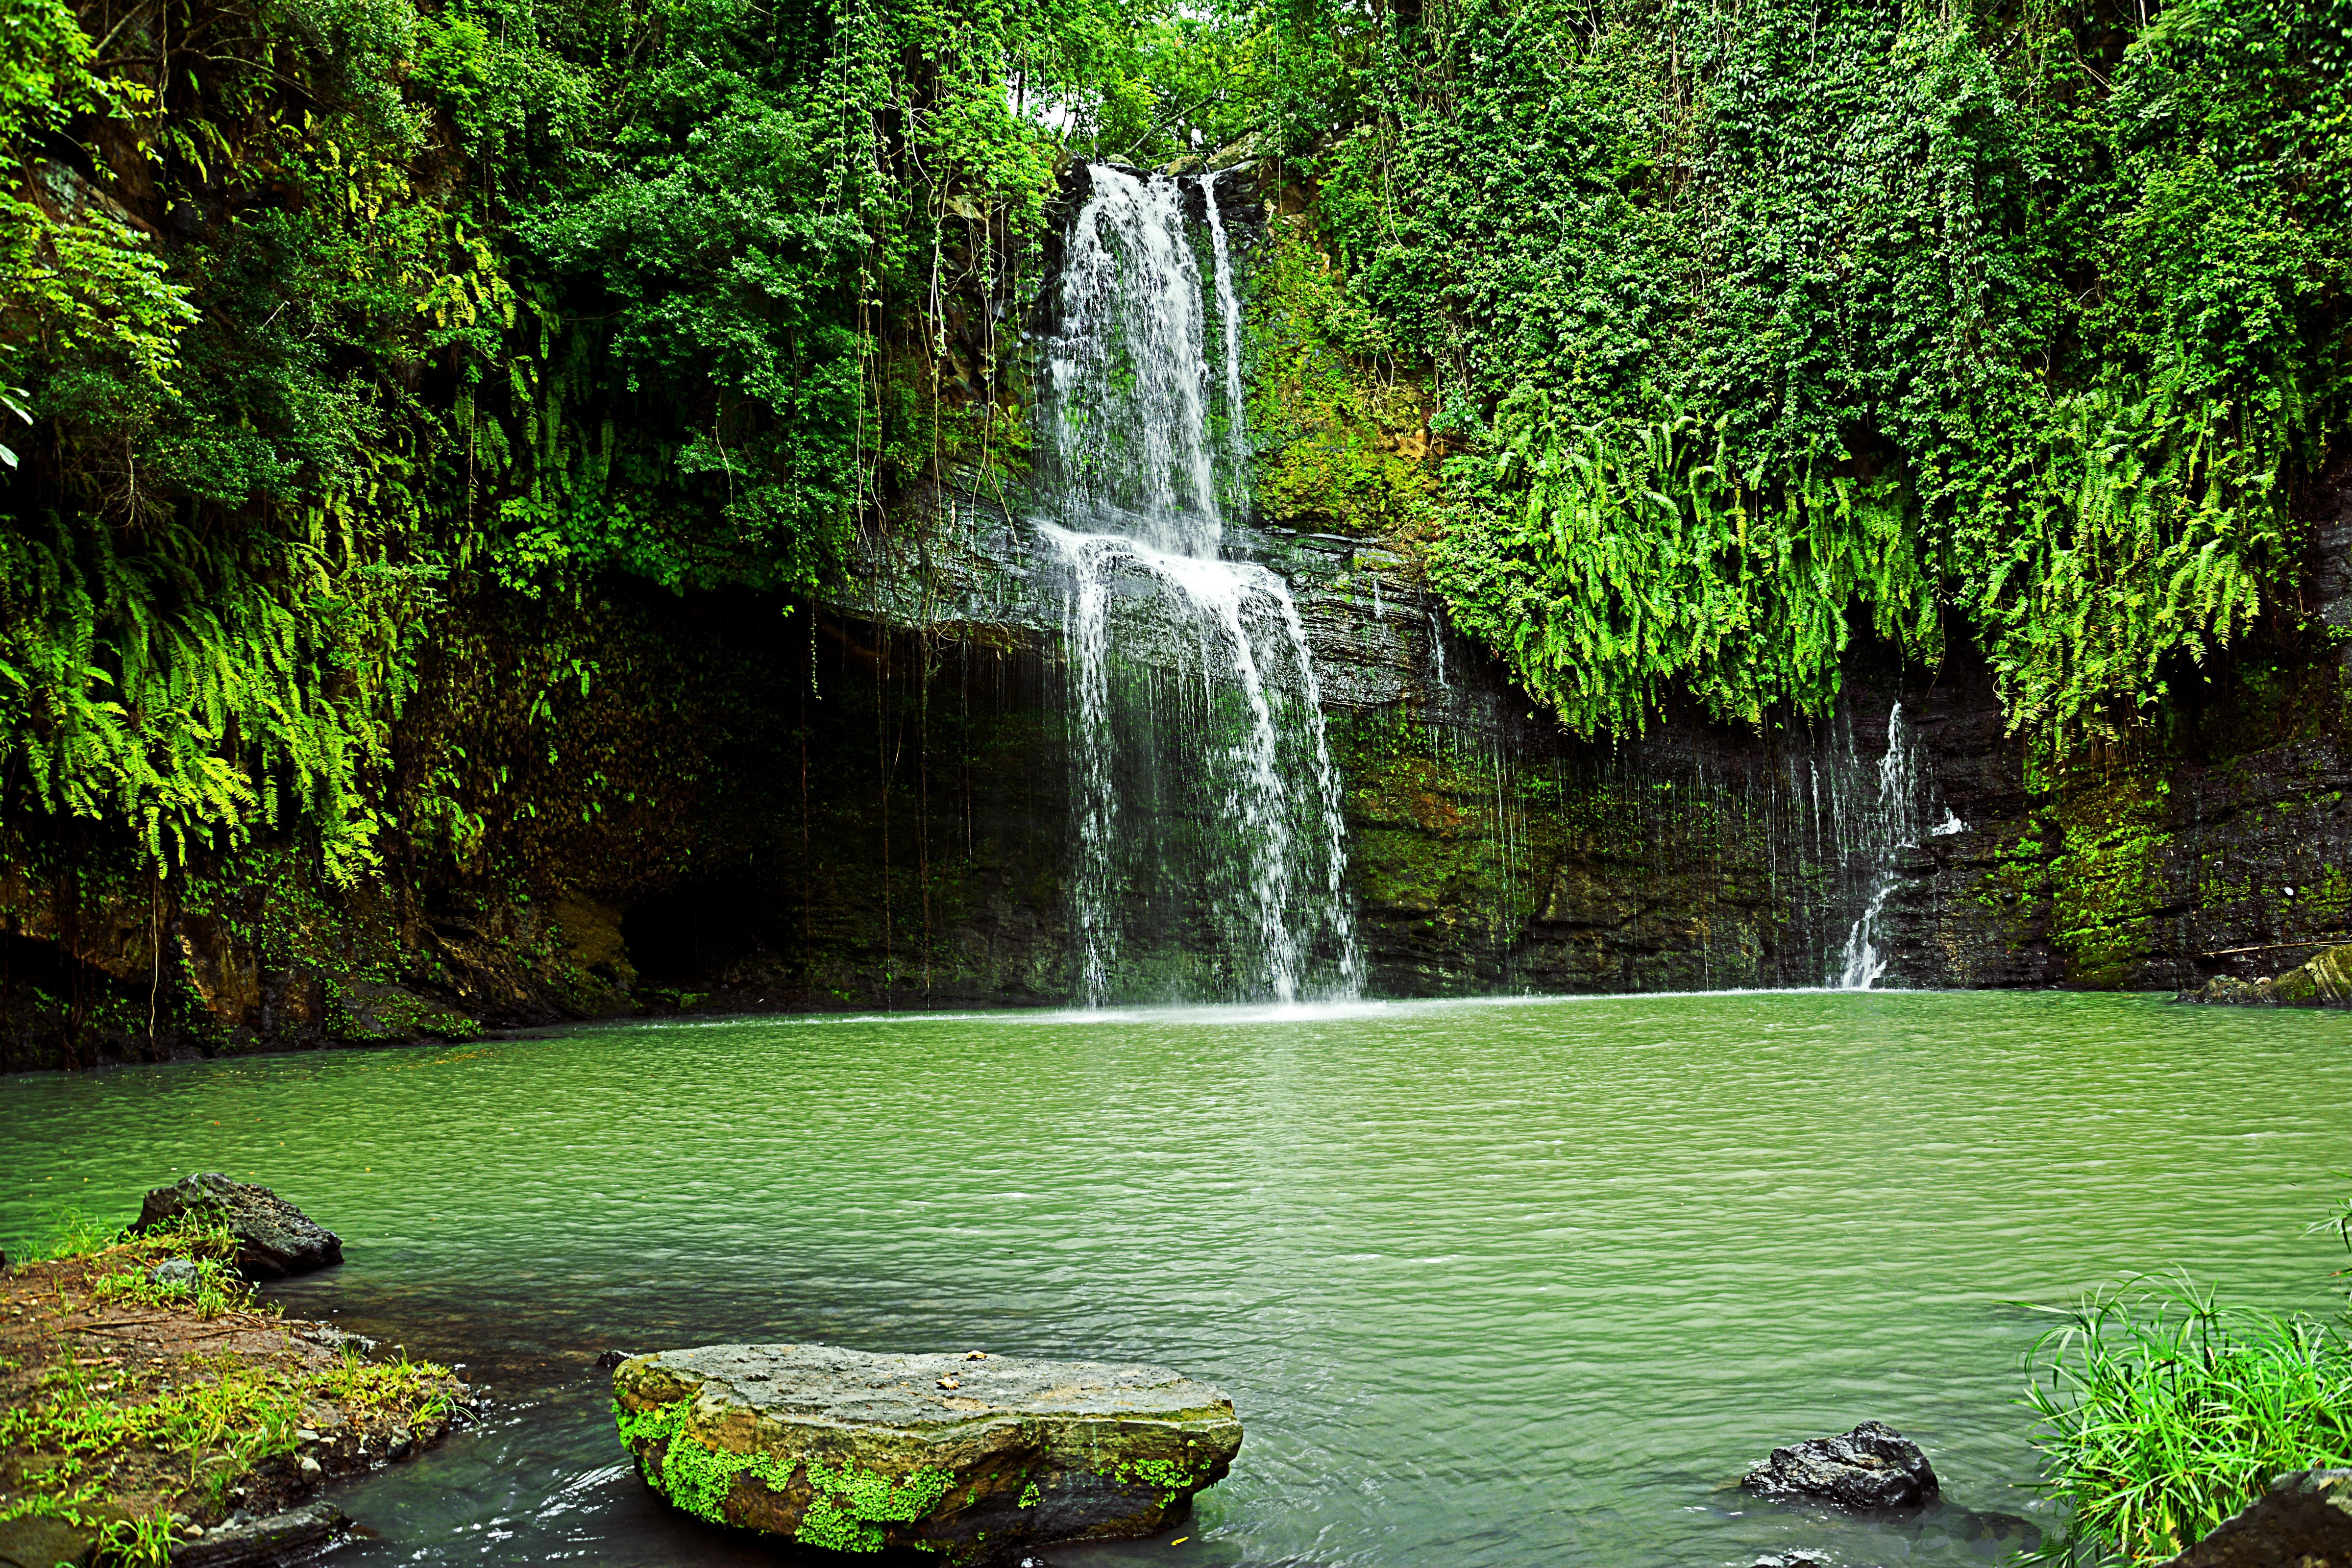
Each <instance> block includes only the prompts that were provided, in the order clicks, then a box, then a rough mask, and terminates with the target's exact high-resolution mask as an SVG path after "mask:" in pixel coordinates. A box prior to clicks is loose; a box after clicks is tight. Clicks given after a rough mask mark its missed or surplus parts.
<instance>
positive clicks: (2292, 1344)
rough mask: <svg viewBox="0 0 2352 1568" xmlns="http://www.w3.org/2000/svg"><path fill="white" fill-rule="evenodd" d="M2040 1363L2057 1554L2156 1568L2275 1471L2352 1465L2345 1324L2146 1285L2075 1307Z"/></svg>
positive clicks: (2036, 1399) (2034, 1396) (2047, 1484)
mask: <svg viewBox="0 0 2352 1568" xmlns="http://www.w3.org/2000/svg"><path fill="white" fill-rule="evenodd" d="M2033 1363H2034V1381H2033V1383H2032V1386H2031V1388H2030V1390H2029V1394H2028V1403H2029V1404H2030V1405H2031V1406H2032V1409H2033V1410H2034V1412H2035V1414H2036V1415H2039V1416H2040V1417H2041V1419H2042V1426H2041V1430H2040V1432H2039V1435H2038V1436H2037V1437H2036V1442H2035V1446H2036V1447H2038V1448H2039V1449H2040V1450H2041V1452H2042V1466H2043V1471H2044V1480H2043V1482H2042V1487H2043V1489H2044V1490H2046V1491H2047V1492H2049V1493H2050V1494H2051V1495H2052V1496H2053V1497H2054V1498H2056V1499H2057V1500H2059V1501H2060V1502H2062V1503H2063V1505H2064V1506H2065V1507H2066V1509H2067V1510H2068V1525H2069V1529H2068V1532H2067V1534H2066V1536H2065V1537H2063V1539H2060V1540H2056V1541H2053V1543H2052V1544H2051V1546H2050V1547H2049V1548H2048V1549H2047V1550H2046V1552H2045V1553H2044V1558H2045V1560H2047V1561H2063V1562H2080V1563H2098V1562H2104V1561H2107V1560H2108V1559H2109V1558H2110V1556H2111V1555H2113V1556H2116V1557H2120V1558H2122V1559H2123V1560H2125V1561H2126V1562H2132V1563H2148V1562H2158V1561H2161V1560H2163V1559H2166V1558H2169V1557H2172V1556H2174V1555H2176V1554H2178V1553H2179V1552H2181V1551H2182V1550H2184V1549H2185V1548H2187V1547H2188V1546H2189V1544H2190V1543H2191V1542H2195V1541H2198V1540H2200V1539H2201V1538H2202V1537H2203V1536H2204V1535H2205V1534H2206V1532H2207V1531H2210V1530H2211V1529H2212V1528H2213V1527H2214V1526H2216V1525H2218V1524H2220V1523H2221V1521H2223V1520H2225V1519H2227V1518H2229V1517H2230V1516H2231V1514H2233V1513H2235V1512H2237V1511H2238V1510H2240V1509H2242V1508H2243V1507H2244V1506H2245V1505H2246V1504H2247V1503H2249V1502H2251V1501H2252V1500H2253V1499H2254V1498H2255V1497H2256V1496H2258V1495H2260V1493H2261V1492H2262V1490H2263V1488H2264V1487H2266V1486H2267V1485H2269V1483H2270V1480H2271V1478H2272V1477H2273V1476H2274V1475H2277V1474H2280V1473H2282V1472H2284V1471H2287V1470H2297V1469H2305V1468H2315V1467H2336V1466H2343V1465H2347V1464H2352V1342H2347V1340H2346V1338H2345V1336H2344V1334H2343V1332H2342V1331H2341V1330H2340V1329H2338V1328H2336V1327H2335V1326H2331V1325H2328V1324H2324V1323H2319V1322H2316V1321H2312V1320H2309V1319H2305V1318H2291V1319H2290V1318H2275V1317H2270V1316H2267V1315H2261V1314H2250V1313H2247V1314H2240V1313H2226V1312H2224V1311H2223V1310H2221V1308H2219V1307H2218V1306H2216V1305H2215V1302H2214V1299H2213V1297H2212V1295H2211V1294H2210V1293H2208V1294H2205V1295H2201V1296H2200V1294H2198V1293H2197V1292H2196V1291H2195V1290H2194V1289H2191V1288H2190V1287H2189V1285H2188V1284H2187V1283H2186V1282H2185V1281H2184V1282H2179V1283H2176V1284H2173V1285H2169V1286H2166V1287H2162V1288H2150V1287H2147V1286H2146V1285H2145V1284H2144V1283H2143V1282H2141V1281H2137V1280H2132V1281H2126V1282H2125V1283H2124V1284H2123V1285H2120V1286H2117V1287H2115V1288H2113V1289H2108V1290H2105V1291H2101V1292H2098V1293H2096V1294H2095V1295H2092V1296H2090V1297H2088V1298H2086V1299H2085V1300H2084V1301H2083V1302H2082V1304H2081V1305H2079V1306H2078V1307H2076V1308H2074V1310H2071V1311H2070V1312H2069V1313H2068V1314H2067V1321H2065V1322H2064V1323H2063V1325H2062V1326H2061V1327H2059V1328H2057V1329H2053V1331H2050V1332H2049V1333H2047V1334H2045V1335H2043V1336H2042V1339H2041V1341H2040V1342H2038V1343H2037V1344H2036V1346H2035V1348H2034V1352H2033Z"/></svg>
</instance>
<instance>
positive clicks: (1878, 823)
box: [1836, 702, 1958, 991]
mask: <svg viewBox="0 0 2352 1568" xmlns="http://www.w3.org/2000/svg"><path fill="white" fill-rule="evenodd" d="M1924 815H1925V814H1924V813H1923V812H1922V811H1921V810H1920V805H1919V765H1918V760H1917V757H1916V748H1915V747H1914V746H1913V744H1912V740H1911V727H1910V725H1909V724H1908V723H1906V721H1905V720H1904V717H1903V704H1902V703H1900V702H1897V703H1896V704H1895V708H1894V710H1893V711H1892V712H1890V713H1888V714H1887V716H1886V752H1885V755H1883V756H1881V757H1880V758H1879V759H1878V798H1877V801H1876V802H1875V804H1874V808H1872V809H1866V810H1865V812H1864V821H1863V823H1862V824H1861V829H1862V830H1861V832H1860V833H1859V834H1857V835H1855V837H1854V841H1855V842H1856V843H1857V847H1859V848H1861V849H1862V850H1863V852H1864V853H1866V854H1868V855H1870V856H1871V857H1872V858H1873V859H1874V861H1875V868H1874V876H1873V878H1872V880H1871V886H1870V900H1869V902H1868V903H1866V904H1865V905H1864V906H1863V911H1862V914H1861V916H1860V917H1859V918H1858V919H1856V920H1855V921H1854V922H1853V927H1852V928H1851V929H1850V930H1849V931H1847V932H1846V938H1845V950H1844V952H1843V953H1842V954H1841V955H1840V967H1839V970H1838V974H1837V980H1836V984H1837V987H1838V989H1839V990H1841V991H1867V990H1869V989H1871V988H1872V987H1873V986H1874V985H1876V984H1878V980H1879V977H1880V976H1881V975H1883V974H1885V973H1886V955H1885V953H1884V952H1880V951H1879V934H1880V933H1879V930H1878V921H1879V917H1880V916H1881V915H1882V914H1884V913H1885V910H1886V900H1887V899H1888V898H1889V896H1891V895H1892V894H1893V893H1894V891H1895V888H1896V887H1897V886H1898V885H1899V884H1900V882H1901V880H1902V878H1901V877H1900V875H1899V874H1898V873H1897V872H1896V870H1895V864H1894V860H1895V854H1896V853H1897V852H1898V851H1900V850H1902V849H1906V848H1908V847H1912V846H1914V845H1916V844H1917V843H1918V842H1919V837H1920V824H1921V821H1922V820H1923V817H1924ZM1955 820H1958V819H1957V818H1955ZM1937 831H1939V832H1940V831H1941V829H1940V828H1939V829H1938V830H1937ZM1840 838H1841V841H1842V842H1843V841H1845V838H1844V834H1843V829H1841V833H1840Z"/></svg>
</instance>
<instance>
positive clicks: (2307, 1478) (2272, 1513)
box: [2164, 1470, 2352, 1568]
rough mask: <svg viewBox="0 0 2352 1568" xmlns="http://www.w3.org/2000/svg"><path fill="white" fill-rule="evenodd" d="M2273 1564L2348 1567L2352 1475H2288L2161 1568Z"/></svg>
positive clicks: (2258, 1567) (2302, 1567) (2308, 1472)
mask: <svg viewBox="0 0 2352 1568" xmlns="http://www.w3.org/2000/svg"><path fill="white" fill-rule="evenodd" d="M2277 1564H2297V1565H2300V1568H2346V1565H2347V1564H2352V1470H2290V1471H2289V1472H2287V1473H2286V1474H2285V1475H2283V1476H2280V1477H2279V1478H2278V1479H2275V1480H2273V1481H2272V1482H2271V1486H2270V1490H2268V1491H2266V1492H2264V1493H2263V1495H2262V1496H2260V1497H2258V1498H2256V1499H2255V1500H2253V1501H2252V1502H2250V1503H2248V1504H2247V1505H2246V1506H2245V1507H2244V1508H2243V1509H2242V1510H2240V1511H2239V1512H2237V1513H2236V1514H2234V1515H2232V1516H2231V1517H2230V1518H2228V1519H2225V1520H2223V1521H2221V1523H2220V1524H2218V1525H2216V1526H2215V1527H2214V1528H2213V1532H2212V1533H2211V1534H2210V1535H2208V1536H2207V1537H2206V1538H2205V1539H2204V1540H2202V1541H2200V1542H2198V1543H2197V1544H2196V1545H2194V1546H2192V1547H2190V1548H2189V1550H2188V1551H2186V1552H2182V1553H2181V1554H2180V1555H2179V1556H2178V1557H2175V1558H2174V1559H2172V1561H2171V1562H2169V1563H2166V1564H2165V1565H2164V1568H2274V1565H2277Z"/></svg>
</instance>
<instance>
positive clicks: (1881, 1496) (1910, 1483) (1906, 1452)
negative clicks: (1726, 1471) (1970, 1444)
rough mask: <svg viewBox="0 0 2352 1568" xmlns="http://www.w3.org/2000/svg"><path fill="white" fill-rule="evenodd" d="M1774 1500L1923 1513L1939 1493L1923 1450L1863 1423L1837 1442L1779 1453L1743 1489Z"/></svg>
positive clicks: (1818, 1440) (1815, 1441)
mask: <svg viewBox="0 0 2352 1568" xmlns="http://www.w3.org/2000/svg"><path fill="white" fill-rule="evenodd" d="M1739 1484H1740V1485H1741V1486H1742V1487H1745V1488H1746V1489H1748V1490H1749V1491H1751V1492H1759V1493H1761V1494H1762V1495H1764V1496H1766V1497H1772V1498H1809V1499H1811V1500H1814V1501H1817V1502H1829V1503H1835V1504H1837V1505H1838V1506H1839V1507H1840V1508H1851V1509H1861V1510H1874V1509H1889V1508H1919V1507H1922V1506H1924V1505H1926V1504H1927V1503H1931V1502H1934V1501H1935V1500H1936V1499H1937V1496H1939V1495H1940V1493H1941V1488H1939V1487H1938V1486H1937V1483H1936V1472H1935V1471H1934V1470H1933V1469H1932V1468H1929V1466H1928V1464H1927V1455H1925V1454H1923V1453H1921V1452H1920V1451H1919V1445H1918V1444H1916V1443H1914V1442H1913V1441H1911V1439H1910V1438H1908V1437H1906V1436H1904V1435H1903V1434H1902V1433H1900V1432H1897V1431H1896V1430H1895V1428H1894V1427H1892V1426H1886V1425H1885V1424H1884V1423H1882V1422H1877V1421H1865V1422H1864V1423H1863V1424H1862V1425H1861V1426H1857V1427H1855V1428H1854V1429H1853V1431H1851V1432H1844V1433H1841V1434H1839V1435H1838V1436H1834V1437H1815V1438H1812V1439H1811V1440H1810V1441H1807V1442H1803V1443H1792V1444H1790V1446H1789V1447H1785V1448H1775V1449H1773V1450H1772V1457H1771V1458H1769V1459H1766V1460H1765V1461H1764V1462H1763V1463H1762V1464H1759V1465H1758V1466H1757V1467H1756V1468H1754V1469H1752V1470H1749V1471H1748V1475H1747V1478H1746V1479H1743V1480H1742V1481H1741V1482H1740V1483H1739Z"/></svg>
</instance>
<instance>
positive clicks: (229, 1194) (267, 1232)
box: [131, 1172, 343, 1279]
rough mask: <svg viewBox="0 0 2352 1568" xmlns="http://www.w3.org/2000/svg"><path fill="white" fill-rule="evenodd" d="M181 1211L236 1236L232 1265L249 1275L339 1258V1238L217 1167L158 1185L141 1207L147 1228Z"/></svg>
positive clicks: (267, 1275) (274, 1275)
mask: <svg viewBox="0 0 2352 1568" xmlns="http://www.w3.org/2000/svg"><path fill="white" fill-rule="evenodd" d="M181 1215H196V1216H199V1217H201V1218H205V1219H210V1220H217V1221H219V1222H220V1223H221V1224H223V1225H226V1226H227V1227H228V1232H229V1234H230V1235H231V1236H233V1237H236V1242H237V1249H236V1266H237V1268H239V1269H241V1270H242V1271H243V1272H244V1273H245V1274H246V1275H247V1277H248V1278H250V1279H284V1278H285V1277H286V1276H287V1275H289V1274H307V1273H309V1272H310V1270H311V1269H313V1268H326V1267H327V1266H329V1265H330V1264H335V1263H341V1261H342V1260H343V1243H342V1238H341V1237H338V1236H337V1235H336V1234H335V1233H334V1232H333V1231H331V1230H329V1229H328V1228H327V1227H326V1226H322V1225H320V1224H319V1223H318V1222H317V1221H316V1220H313V1219H312V1218H311V1217H310V1215H306V1214H304V1213H303V1212H302V1211H301V1210H300V1209H298V1208H296V1207H295V1206H294V1205H292V1204H289V1203H288V1202H287V1201H286V1200H285V1199H284V1198H281V1197H279V1196H278V1194H276V1193H273V1192H271V1191H270V1190H269V1189H268V1187H257V1186H254V1185H252V1184H249V1183H246V1182H233V1181H231V1180H229V1179H228V1178H227V1177H226V1176H224V1175H221V1174H220V1173H217V1172H210V1173H203V1174H199V1175H194V1176H188V1177H185V1178H184V1179H183V1180H181V1181H178V1182H175V1183H173V1184H172V1185H170V1186H168V1187H157V1188H156V1189H155V1190H154V1191H153V1192H151V1193H149V1194H147V1201H146V1202H145V1203H144V1204H142V1205H140V1208H139V1223H138V1224H137V1225H135V1226H132V1227H131V1228H132V1229H133V1230H137V1231H141V1232H145V1231H150V1230H153V1229H155V1228H157V1227H158V1226H163V1225H165V1224H167V1223H169V1222H170V1221H172V1220H174V1219H177V1218H179V1217H180V1216H181Z"/></svg>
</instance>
